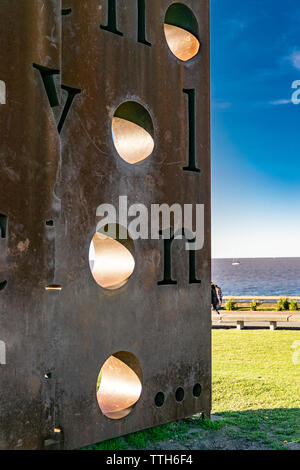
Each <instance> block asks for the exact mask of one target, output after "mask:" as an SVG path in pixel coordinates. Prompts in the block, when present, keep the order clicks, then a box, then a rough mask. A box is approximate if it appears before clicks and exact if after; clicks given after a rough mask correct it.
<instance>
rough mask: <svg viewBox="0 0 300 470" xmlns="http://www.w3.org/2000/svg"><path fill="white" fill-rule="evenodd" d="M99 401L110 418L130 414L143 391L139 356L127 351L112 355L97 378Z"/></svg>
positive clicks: (119, 417) (123, 416)
mask: <svg viewBox="0 0 300 470" xmlns="http://www.w3.org/2000/svg"><path fill="white" fill-rule="evenodd" d="M96 391H97V401H98V404H99V407H100V409H101V411H102V413H103V414H104V415H105V416H106V417H107V418H110V419H121V418H125V416H127V415H129V413H131V411H132V410H133V407H134V406H135V405H136V403H137V402H138V400H139V398H140V396H141V393H142V370H141V366H140V364H139V361H138V360H137V358H136V357H135V356H134V355H133V354H131V353H129V352H126V351H121V352H118V353H115V354H113V355H112V356H110V357H109V358H108V359H107V360H106V361H105V363H104V364H103V366H102V368H101V370H100V374H99V376H98V380H97V386H96Z"/></svg>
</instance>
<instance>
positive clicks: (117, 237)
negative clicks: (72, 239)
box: [89, 224, 135, 290]
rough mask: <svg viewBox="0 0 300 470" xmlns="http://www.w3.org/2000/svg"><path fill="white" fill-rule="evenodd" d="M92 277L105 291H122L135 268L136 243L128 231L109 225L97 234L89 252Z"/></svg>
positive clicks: (118, 226) (115, 225) (119, 226)
mask: <svg viewBox="0 0 300 470" xmlns="http://www.w3.org/2000/svg"><path fill="white" fill-rule="evenodd" d="M89 263H90V269H91V272H92V275H93V277H94V279H95V281H96V282H97V284H99V286H101V287H103V288H104V289H110V290H115V289H120V288H121V287H122V286H124V284H126V282H127V281H128V279H129V278H130V276H131V275H132V273H133V271H134V267H135V261H134V243H133V240H132V238H131V237H130V235H129V233H128V231H127V230H126V229H125V228H124V227H122V226H121V225H118V224H108V225H106V226H105V227H103V228H102V229H101V231H100V232H96V233H95V235H94V236H93V238H92V241H91V244H90V250H89Z"/></svg>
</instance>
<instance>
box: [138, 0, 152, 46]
mask: <svg viewBox="0 0 300 470" xmlns="http://www.w3.org/2000/svg"><path fill="white" fill-rule="evenodd" d="M137 8H138V42H140V43H142V44H145V45H146V46H151V43H150V42H148V41H147V39H146V5H145V0H137Z"/></svg>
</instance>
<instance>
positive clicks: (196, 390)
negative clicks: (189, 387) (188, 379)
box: [193, 384, 202, 398]
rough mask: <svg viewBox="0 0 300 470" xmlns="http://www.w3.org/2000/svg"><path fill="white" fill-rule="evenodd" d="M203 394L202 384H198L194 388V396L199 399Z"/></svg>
mask: <svg viewBox="0 0 300 470" xmlns="http://www.w3.org/2000/svg"><path fill="white" fill-rule="evenodd" d="M201 392H202V387H201V385H200V384H196V385H195V386H194V388H193V395H194V397H195V398H199V397H200V395H201Z"/></svg>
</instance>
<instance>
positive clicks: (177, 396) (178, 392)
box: [175, 387, 184, 402]
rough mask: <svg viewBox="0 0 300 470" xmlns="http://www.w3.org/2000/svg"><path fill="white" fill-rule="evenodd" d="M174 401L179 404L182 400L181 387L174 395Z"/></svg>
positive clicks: (182, 392) (182, 391)
mask: <svg viewBox="0 0 300 470" xmlns="http://www.w3.org/2000/svg"><path fill="white" fill-rule="evenodd" d="M175 398H176V401H178V402H180V401H183V399H184V390H183V388H182V387H178V388H177V390H176V393H175Z"/></svg>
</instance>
